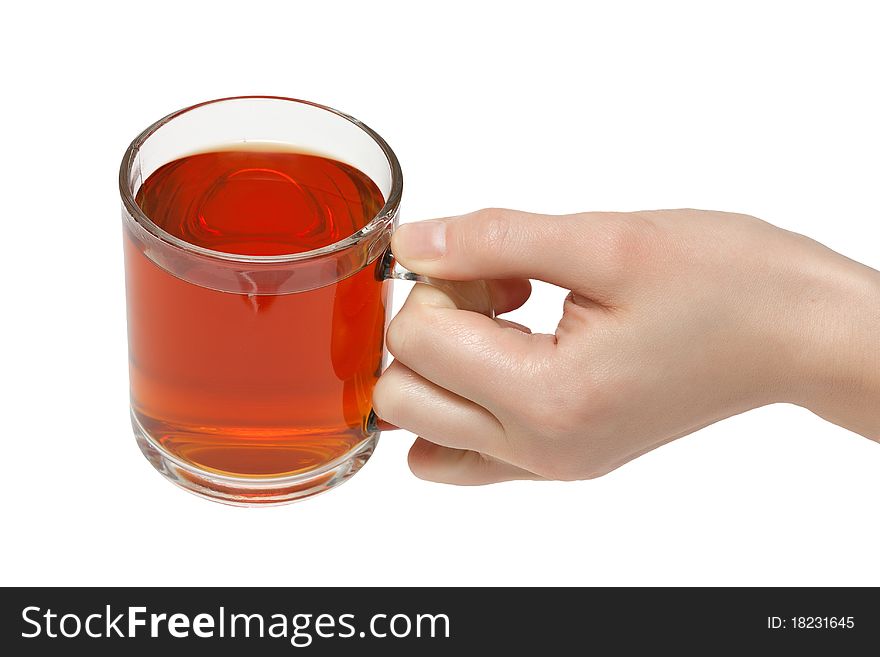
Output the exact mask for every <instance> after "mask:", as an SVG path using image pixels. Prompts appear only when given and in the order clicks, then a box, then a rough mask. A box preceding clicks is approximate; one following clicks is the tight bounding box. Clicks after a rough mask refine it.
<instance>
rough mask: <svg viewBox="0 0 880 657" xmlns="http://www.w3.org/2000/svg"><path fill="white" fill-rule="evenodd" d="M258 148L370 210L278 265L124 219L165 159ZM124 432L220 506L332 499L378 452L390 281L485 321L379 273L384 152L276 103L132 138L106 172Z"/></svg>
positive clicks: (472, 293) (384, 241) (477, 290)
mask: <svg viewBox="0 0 880 657" xmlns="http://www.w3.org/2000/svg"><path fill="white" fill-rule="evenodd" d="M236 144H247V145H248V148H253V145H254V144H257V145H262V144H267V145H269V146H270V147H271V146H272V145H274V146H276V147H282V148H284V149H286V150H297V151H301V152H304V153H310V154H317V155H321V156H324V157H327V158H330V159H332V160H336V161H339V162H343V163H345V164H348V165H351V166H353V167H355V168H356V169H358V170H359V171H361V172H363V173H364V174H366V175H367V176H368V177H369V178H370V179H371V180H372V181H373V182H374V183H375V184H376V186H377V187H378V188H379V190H380V191H381V193H382V196H383V198H384V199H385V205H384V207H382V208H381V210H380V211H379V212H378V213H377V214H376V215H375V216H374V217H373V218H372V219H371V220H370V221H368V222H367V224H366V225H365V226H364V227H363V228H361V229H360V230H357V231H356V232H354V233H353V234H352V235H348V236H346V237H344V238H343V239H340V240H338V241H336V242H335V243H333V244H330V245H327V246H323V247H321V248H317V249H314V250H311V251H307V252H303V253H293V254H289V255H265V256H254V255H238V254H235V253H227V252H222V251H214V250H211V249H208V248H204V247H202V246H198V245H196V244H192V243H189V242H187V241H185V240H182V239H180V238H178V237H176V236H174V235H171V234H170V233H168V232H166V231H165V230H163V229H162V228H160V227H159V226H158V225H157V224H155V223H154V222H153V221H152V220H151V219H150V217H148V216H147V215H146V214H145V213H144V212H143V211H142V210H141V208H140V207H139V206H138V204H137V202H136V200H135V199H136V196H137V193H138V190H139V189H140V187H141V186H142V185H143V183H144V181H145V180H147V178H148V177H149V176H150V175H151V174H152V173H154V172H155V171H156V170H157V169H158V168H159V167H161V166H162V165H164V164H167V163H169V162H172V161H174V160H177V159H179V158H181V157H184V156H187V155H193V154H196V153H201V152H207V151H211V150H217V149H218V148H222V149H225V150H229V149H230V148H234V147H235V145H236ZM119 187H120V193H121V196H122V206H123V210H122V218H123V228H124V249H125V269H126V299H127V308H128V342H129V373H130V383H131V420H132V425H133V428H134V433H135V437H136V439H137V443H138V445H139V446H140V449H141V451H142V452H143V453H144V455H145V456H146V457H147V459H148V460H149V461H150V463H152V464H153V466H154V467H155V468H156V469H157V470H158V471H159V472H160V473H162V474H163V475H164V476H165V477H166V478H168V479H169V480H171V481H172V482H174V483H176V484H178V485H179V486H181V487H182V488H184V489H186V490H188V491H190V492H193V493H196V494H198V495H201V496H203V497H206V498H209V499H213V500H216V501H220V502H225V503H228V504H235V505H243V506H251V505H267V504H279V503H285V502H292V501H295V500H298V499H302V498H305V497H308V496H311V495H314V494H316V493H320V492H323V491H325V490H329V489H331V488H333V487H335V486H337V485H338V484H340V483H342V482H343V481H345V480H346V479H348V478H349V477H351V476H352V475H353V474H354V473H355V472H357V471H358V470H359V469H360V468H361V467H362V466H363V464H364V463H365V462H366V461H367V459H369V457H370V456H371V454H372V453H373V450H374V449H375V446H376V443H377V440H378V437H379V433H380V431H379V422H378V421H377V418H376V417H375V415H374V414H373V413H372V411H371V396H372V391H373V387H374V385H375V382H376V380H377V379H378V376H379V374H380V373H381V370H382V367H383V365H384V363H385V361H386V358H387V354H386V351H385V348H384V331H385V328H386V326H387V323H388V320H389V314H390V307H391V289H390V279H392V278H398V279H404V280H411V281H420V282H425V283H429V284H432V285H436V286H439V287H441V288H443V289H444V291H445V292H446V294H447V295H449V296H450V297H451V298H452V299H453V300H454V302H455V303H456V305H457V306H459V307H461V308H464V309H467V310H474V311H479V312H483V313H485V314H489V315H491V314H492V306H491V298H490V295H489V292H488V287H487V286H486V284H485V283H484V282H482V281H475V282H465V283H451V282H448V281H438V280H430V279H428V278H426V277H423V276H419V275H417V274H413V273H411V272H409V271H407V270H405V269H403V268H402V267H400V266H399V265H397V263H396V262H395V261H394V258H393V256H392V254H391V252H390V249H389V244H390V241H391V232H392V230H393V229H394V228H395V226H396V225H397V220H398V214H399V209H400V200H401V193H402V189H403V180H402V175H401V169H400V164H399V163H398V161H397V158H396V156H395V155H394V152H393V151H392V150H391V148H390V147H389V146H388V144H387V143H385V141H384V140H383V139H382V138H381V137H380V136H379V135H378V134H376V133H375V132H374V131H373V130H371V129H370V128H368V127H367V126H365V125H364V124H362V123H360V122H359V121H357V120H356V119H354V118H352V117H350V116H348V115H346V114H343V113H342V112H338V111H336V110H334V109H331V108H329V107H324V106H321V105H317V104H315V103H310V102H307V101H301V100H295V99H291V98H277V97H263V96H249V97H237V98H224V99H219V100H214V101H209V102H206V103H201V104H199V105H194V106H192V107H188V108H186V109H183V110H180V111H178V112H174V113H173V114H170V115H168V116H166V117H165V118H163V119H161V120H159V121H157V122H156V123H154V124H153V125H151V126H150V127H149V128H147V129H146V130H144V131H143V132H142V133H141V134H140V135H139V136H138V137H137V138H136V139H135V140H134V141H133V142H132V143H131V145H130V146H129V148H128V150H127V151H126V153H125V155H124V157H123V160H122V165H121V167H120V172H119Z"/></svg>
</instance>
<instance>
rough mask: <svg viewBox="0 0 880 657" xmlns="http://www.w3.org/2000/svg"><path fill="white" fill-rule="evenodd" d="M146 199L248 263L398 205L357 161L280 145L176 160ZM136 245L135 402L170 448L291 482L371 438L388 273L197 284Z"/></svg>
mask: <svg viewBox="0 0 880 657" xmlns="http://www.w3.org/2000/svg"><path fill="white" fill-rule="evenodd" d="M136 200H137V203H138V205H139V206H140V207H141V209H142V210H143V211H144V213H145V214H146V215H147V216H148V217H149V218H150V219H151V220H152V221H153V222H154V223H156V224H157V225H158V226H159V227H160V228H162V229H164V230H165V231H167V232H168V233H170V234H171V235H174V236H176V237H178V238H180V239H183V240H185V241H187V242H189V243H191V244H195V245H198V246H201V247H205V248H208V249H212V250H215V251H223V252H226V253H234V254H241V255H279V254H291V253H300V252H304V251H310V250H312V249H316V248H319V247H322V246H326V245H329V244H332V243H334V242H336V241H338V240H340V239H343V238H345V237H347V236H349V235H351V234H352V233H354V232H356V231H358V230H359V229H361V228H363V227H364V226H365V225H366V224H367V223H368V222H369V221H370V220H371V219H372V218H373V217H374V216H375V215H376V214H377V213H378V211H379V210H380V209H381V208H382V206H383V204H384V199H383V198H382V194H381V192H380V191H379V189H378V188H377V187H376V185H375V184H374V183H373V181H372V180H370V179H369V178H368V177H367V176H366V175H365V174H363V173H361V172H360V171H358V170H357V169H355V168H353V167H351V166H349V165H347V164H343V163H341V162H336V161H334V160H331V159H328V158H325V157H320V156H318V155H311V154H305V153H296V152H290V151H277V152H276V151H267V150H224V151H216V152H210V153H199V154H196V155H191V156H188V157H184V158H181V159H179V160H176V161H174V162H170V163H168V164H166V165H164V166H162V167H161V168H159V169H158V170H157V171H155V172H154V173H153V174H152V175H150V176H149V177H148V178H147V180H146V181H145V182H144V183H143V185H142V186H141V188H140V190H139V191H138V193H137V197H136ZM125 251H126V285H127V294H128V299H129V309H128V313H129V315H128V326H129V345H130V347H129V353H130V370H131V394H132V406H133V409H134V413H135V415H136V417H137V419H138V420H139V421H140V423H141V424H142V425H143V427H144V428H145V430H146V431H147V433H149V434H150V436H151V437H152V438H153V440H155V441H156V442H157V443H159V444H160V445H161V446H162V447H163V448H164V449H165V450H166V451H168V452H170V453H171V454H173V455H174V456H176V457H178V458H179V459H182V460H184V461H186V462H189V463H192V464H195V465H198V466H200V467H202V468H205V469H209V470H213V471H218V472H222V473H229V474H238V475H275V476H280V475H285V474H294V473H297V472H302V471H306V470H310V469H312V468H314V467H317V466H320V465H323V464H326V463H329V462H331V461H333V460H335V459H337V458H339V457H341V456H343V455H345V454H346V453H347V452H349V451H350V450H351V449H352V448H354V447H356V446H357V445H358V444H359V443H360V442H361V441H363V440H364V439H365V437H366V436H367V433H366V427H365V422H366V418H367V415H368V413H369V410H370V398H371V395H372V390H373V386H374V384H375V382H376V379H377V378H378V375H379V372H380V369H381V365H382V356H383V347H382V338H383V332H384V326H385V307H386V304H387V303H388V294H389V287H388V285H387V284H383V283H381V282H379V281H378V280H377V277H376V274H375V269H374V268H373V267H367V268H365V269H362V270H361V271H359V272H357V273H355V274H354V275H352V276H350V277H348V278H345V279H343V280H341V281H338V282H336V283H334V284H331V285H328V286H326V287H322V288H319V289H316V290H312V291H307V292H299V293H295V294H280V295H268V296H267V295H261V296H254V295H247V294H233V293H229V292H219V291H216V290H212V289H208V288H205V287H200V286H198V285H195V284H193V283H190V282H187V281H184V280H181V279H180V278H177V277H175V276H173V275H172V274H170V273H168V272H167V271H165V270H164V269H161V268H160V267H159V266H157V265H156V264H155V263H154V262H153V261H152V260H150V259H149V258H147V257H146V256H145V255H144V253H143V252H142V251H141V250H140V249H139V247H138V246H137V243H136V241H135V240H133V239H132V236H131V235H127V236H126V240H125Z"/></svg>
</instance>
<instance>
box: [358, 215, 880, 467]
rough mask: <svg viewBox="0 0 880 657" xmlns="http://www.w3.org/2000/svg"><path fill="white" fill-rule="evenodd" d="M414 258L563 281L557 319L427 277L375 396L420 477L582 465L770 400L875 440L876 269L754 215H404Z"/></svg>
mask: <svg viewBox="0 0 880 657" xmlns="http://www.w3.org/2000/svg"><path fill="white" fill-rule="evenodd" d="M392 248H393V250H394V253H395V255H396V257H397V259H398V260H399V261H400V262H401V263H402V264H403V265H404V266H406V267H408V268H410V269H412V270H413V271H416V272H419V273H421V274H426V275H429V276H434V277H438V278H445V279H451V280H477V279H486V280H488V281H490V290H491V292H492V296H493V300H494V303H495V306H496V311H497V312H499V313H503V312H506V311H509V310H512V309H515V308H517V307H518V306H520V305H521V304H522V303H524V302H525V301H526V299H527V298H528V295H529V291H530V286H529V283H528V279H529V278H534V279H540V280H543V281H547V282H549V283H553V284H556V285H560V286H563V287H565V288H567V289H569V290H571V293H570V294H569V295H568V297H567V299H566V300H565V304H564V308H563V311H562V318H561V320H560V322H559V326H558V328H557V329H556V333H555V334H554V335H546V334H532V333H530V332H529V330H528V329H526V328H525V327H521V326H518V325H514V324H511V323H510V322H506V321H504V320H503V319H490V318H488V317H486V316H484V315H480V314H478V313H475V312H470V311H467V310H460V309H457V308H456V307H455V305H454V303H453V301H452V300H451V299H450V297H449V296H447V295H446V294H444V292H443V291H442V290H440V289H437V288H434V287H430V286H427V285H421V284H419V285H416V286H415V288H414V289H413V290H412V292H411V294H410V296H409V298H408V299H407V301H406V303H405V305H404V307H403V309H402V310H401V312H400V313H399V314H398V315H397V317H395V319H394V320H393V321H392V322H391V324H390V326H389V329H388V335H387V345H388V349H389V351H390V352H391V353H392V355H393V356H394V357H395V361H394V362H393V363H392V364H391V366H390V367H389V368H388V370H387V371H386V372H385V373H384V374H383V375H382V377H381V379H380V380H379V382H378V384H377V386H376V389H375V392H374V405H375V410H376V413H377V414H378V415H379V416H380V417H381V418H383V419H384V420H386V421H388V422H390V423H392V424H394V425H397V426H399V427H401V428H405V429H408V430H410V431H413V432H414V433H416V434H418V435H419V436H420V438H419V439H418V440H417V441H416V443H415V444H414V445H413V448H412V450H411V451H410V458H409V463H410V467H411V468H412V470H413V472H414V473H415V474H416V475H418V476H419V477H422V478H424V479H429V480H434V481H441V482H448V483H456V484H485V483H492V482H496V481H503V480H508V479H523V478H533V479H537V478H550V479H565V480H570V479H586V478H592V477H597V476H599V475H602V474H605V473H607V472H609V471H611V470H613V469H615V468H617V467H618V466H620V465H622V464H624V463H626V462H627V461H629V460H631V459H633V458H635V457H637V456H639V455H641V454H643V453H645V452H647V451H649V450H651V449H653V448H655V447H658V446H660V445H662V444H664V443H666V442H669V441H671V440H674V439H676V438H678V437H681V436H684V435H686V434H689V433H691V432H693V431H696V430H697V429H700V428H701V427H704V426H706V425H708V424H711V423H713V422H716V421H718V420H721V419H723V418H726V417H729V416H731V415H734V414H737V413H741V412H743V411H746V410H749V409H751V408H755V407H758V406H762V405H765V404H771V403H775V402H790V403H794V404H799V405H801V406H805V407H807V408H809V409H811V410H813V411H814V412H816V413H817V414H819V415H821V416H823V417H825V418H827V419H829V420H831V421H833V422H835V423H838V424H841V425H843V426H846V427H848V428H850V429H852V430H854V431H857V432H859V433H862V434H863V435H865V436H867V437H869V438H872V439H874V440H880V273H878V272H877V271H875V270H873V269H870V268H868V267H865V266H863V265H860V264H858V263H856V262H853V261H851V260H848V259H847V258H845V257H843V256H841V255H839V254H837V253H835V252H833V251H831V250H829V249H827V248H825V247H824V246H822V245H821V244H818V243H817V242H814V241H812V240H809V239H807V238H805V237H803V236H801V235H797V234H794V233H790V232H788V231H785V230H782V229H779V228H776V227H774V226H772V225H770V224H767V223H765V222H763V221H760V220H758V219H755V218H754V217H749V216H745V215H738V214H729V213H722V212H707V211H698V210H671V211H666V210H664V211H654V212H637V213H584V214H576V215H567V216H546V215H537V214H528V213H524V212H517V211H513V210H482V211H479V212H475V213H472V214H469V215H464V216H460V217H453V218H448V219H441V220H432V221H427V222H422V223H418V224H407V225H403V226H401V227H400V228H399V229H398V230H397V231H396V232H395V235H394V241H393V245H392Z"/></svg>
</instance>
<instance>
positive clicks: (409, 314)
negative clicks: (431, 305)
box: [385, 304, 430, 360]
mask: <svg viewBox="0 0 880 657" xmlns="http://www.w3.org/2000/svg"><path fill="white" fill-rule="evenodd" d="M427 316H428V308H427V307H426V306H424V305H423V304H411V305H408V306H404V307H403V308H402V309H401V310H400V312H399V313H397V315H396V316H395V317H394V319H392V320H391V322H390V323H389V324H388V330H387V331H386V332H385V345H386V346H387V347H388V351H390V352H391V353H392V355H394V356H395V357H396V358H400V359H401V360H403V359H405V358H407V357H408V356H409V355H410V354H411V353H412V352H414V351H415V350H416V345H414V342H415V340H417V338H418V336H419V334H420V331H421V330H422V328H421V327H424V326H426V323H428V322H430V320H429V318H428V317H427Z"/></svg>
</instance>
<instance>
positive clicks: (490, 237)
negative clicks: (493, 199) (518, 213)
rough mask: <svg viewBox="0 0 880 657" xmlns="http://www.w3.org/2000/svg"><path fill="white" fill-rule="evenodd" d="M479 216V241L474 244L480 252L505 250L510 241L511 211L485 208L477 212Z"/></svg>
mask: <svg viewBox="0 0 880 657" xmlns="http://www.w3.org/2000/svg"><path fill="white" fill-rule="evenodd" d="M477 216H478V220H479V243H478V244H474V245H473V246H474V247H475V248H476V249H478V250H479V251H480V252H482V251H485V252H487V253H498V252H501V251H504V250H505V248H506V247H507V246H509V242H510V235H511V231H510V229H511V219H510V211H509V210H503V209H501V208H485V209H483V210H480V211H479V212H477Z"/></svg>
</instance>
